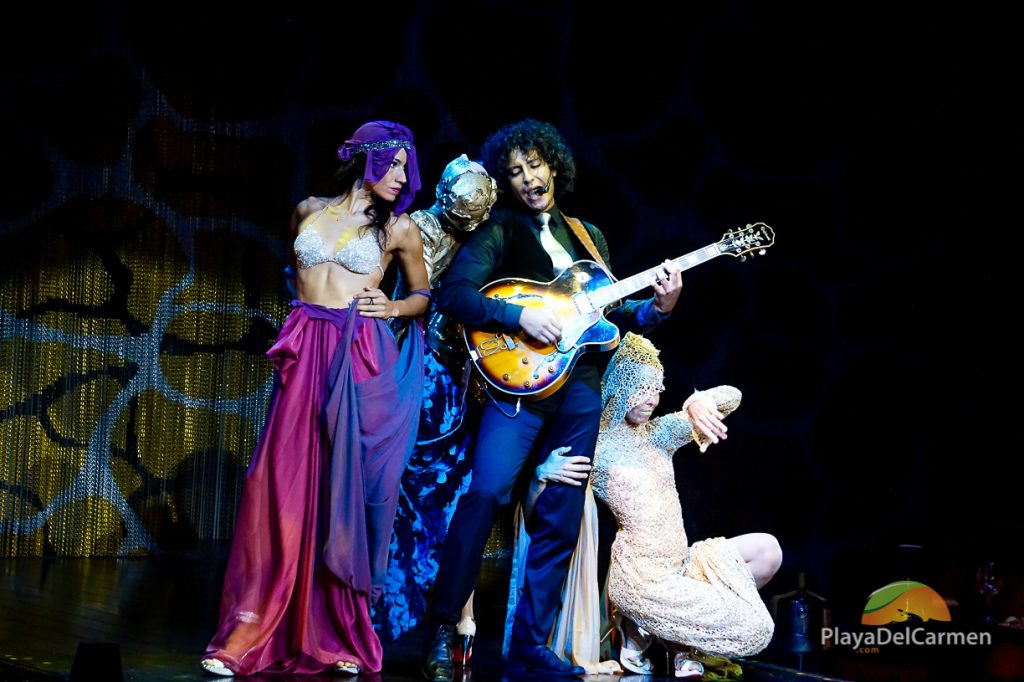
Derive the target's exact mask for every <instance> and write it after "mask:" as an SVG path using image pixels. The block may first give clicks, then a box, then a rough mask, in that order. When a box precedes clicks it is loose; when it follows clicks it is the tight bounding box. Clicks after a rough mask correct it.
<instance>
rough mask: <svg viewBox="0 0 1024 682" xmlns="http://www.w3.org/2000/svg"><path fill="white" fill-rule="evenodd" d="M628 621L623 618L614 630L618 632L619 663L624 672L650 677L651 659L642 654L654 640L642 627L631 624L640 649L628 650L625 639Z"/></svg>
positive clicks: (651, 671) (652, 666) (652, 665)
mask: <svg viewBox="0 0 1024 682" xmlns="http://www.w3.org/2000/svg"><path fill="white" fill-rule="evenodd" d="M627 620H628V619H627V618H625V617H623V618H622V619H621V620H620V621H619V624H618V625H617V626H616V629H617V630H618V631H619V642H620V644H619V663H621V664H622V667H623V668H625V669H626V670H628V671H630V672H632V673H636V674H638V675H650V674H652V673H653V672H654V663H652V662H651V659H649V658H647V657H646V656H644V652H645V651H647V648H648V647H650V646H651V642H653V641H654V638H653V637H652V636H651V635H650V634H649V633H648V632H647V631H646V630H644V629H643V628H642V627H640V626H639V625H637V624H636V623H633V621H629V622H630V623H632V625H633V627H634V628H636V635H637V638H638V639H639V642H640V647H641V648H640V649H630V648H629V646H628V642H629V639H627V638H626V625H625V623H626V621H627Z"/></svg>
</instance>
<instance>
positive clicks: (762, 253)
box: [757, 249, 767, 256]
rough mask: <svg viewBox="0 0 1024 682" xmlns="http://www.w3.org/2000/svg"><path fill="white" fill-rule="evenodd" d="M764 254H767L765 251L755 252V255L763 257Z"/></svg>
mask: <svg viewBox="0 0 1024 682" xmlns="http://www.w3.org/2000/svg"><path fill="white" fill-rule="evenodd" d="M765 253H767V251H766V250H765V249H761V250H760V251H758V252H757V255H758V256H763V255H764V254H765Z"/></svg>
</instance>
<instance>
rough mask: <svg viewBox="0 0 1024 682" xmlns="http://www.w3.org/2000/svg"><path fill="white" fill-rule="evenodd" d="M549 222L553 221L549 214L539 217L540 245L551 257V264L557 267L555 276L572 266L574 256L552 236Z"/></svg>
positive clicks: (542, 214)
mask: <svg viewBox="0 0 1024 682" xmlns="http://www.w3.org/2000/svg"><path fill="white" fill-rule="evenodd" d="M549 220H551V214H549V213H541V214H539V215H538V216H537V221H538V222H539V223H540V245H541V246H543V247H544V250H545V251H547V252H548V255H549V256H551V264H552V265H554V266H555V274H559V273H561V272H562V271H563V270H565V269H566V268H567V267H569V266H570V265H572V256H570V255H569V252H568V251H566V250H565V249H564V248H563V247H562V245H561V244H559V243H558V240H557V239H555V235H553V234H551V228H550V227H548V221H549Z"/></svg>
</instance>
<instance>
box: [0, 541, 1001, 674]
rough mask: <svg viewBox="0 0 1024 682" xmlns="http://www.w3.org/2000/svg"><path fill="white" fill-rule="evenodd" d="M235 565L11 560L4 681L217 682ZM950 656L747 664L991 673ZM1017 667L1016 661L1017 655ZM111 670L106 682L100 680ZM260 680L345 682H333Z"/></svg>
mask: <svg viewBox="0 0 1024 682" xmlns="http://www.w3.org/2000/svg"><path fill="white" fill-rule="evenodd" d="M226 559H227V548H226V547H223V546H222V547H214V548H208V549H204V550H196V551H191V552H183V553H162V554H158V555H154V556H149V557H142V558H133V559H109V558H92V559H36V558H20V559H0V572H2V576H3V581H2V584H0V679H2V680H18V681H21V680H26V681H27V680H67V679H71V673H72V666H73V664H74V663H75V662H76V661H75V658H76V653H78V652H79V651H80V652H81V653H80V654H79V660H78V662H77V663H78V665H83V664H84V667H86V668H88V669H89V670H90V671H91V673H92V674H90V675H89V676H87V677H86V676H83V677H81V678H80V679H88V680H101V681H103V682H106V680H108V679H117V677H116V666H117V664H118V662H119V663H120V666H121V669H122V670H123V677H124V679H125V680H139V681H145V682H161V681H164V680H167V681H171V680H175V681H181V682H185V681H190V680H210V679H217V678H214V677H213V676H209V675H207V674H205V673H204V672H202V671H201V670H200V668H199V665H198V661H199V657H200V654H201V653H202V651H203V648H204V647H205V645H206V643H207V640H208V639H209V638H210V636H211V635H212V633H213V627H214V624H215V622H216V616H217V603H218V600H219V596H220V587H221V581H222V578H223V572H224V565H225V563H226ZM507 584H508V583H507V567H506V566H505V565H504V564H502V563H501V562H492V561H488V562H485V570H484V574H483V575H482V576H481V581H480V586H479V588H478V592H477V599H476V607H477V621H478V626H479V633H480V634H479V637H478V639H477V642H476V645H475V647H474V649H475V650H474V654H475V655H474V662H475V666H474V669H473V671H472V673H471V679H472V680H478V681H480V682H487V681H489V680H503V679H504V680H509V682H511V678H510V676H508V675H506V674H505V672H504V666H503V662H502V659H501V655H500V647H501V641H500V633H501V624H502V622H503V619H504V603H505V600H504V596H505V592H504V591H505V590H506V589H507ZM421 640H422V633H421V631H420V630H419V629H416V630H413V631H411V632H409V633H406V634H405V635H404V636H402V637H401V638H399V639H398V640H397V641H394V642H387V641H386V642H384V652H385V668H384V671H383V672H382V673H380V674H378V675H362V676H360V677H359V678H358V679H359V680H361V681H365V680H380V681H381V682H397V681H407V680H421V679H422V678H421V677H420V675H419V671H418V668H419V651H420V646H421ZM115 645H116V646H115ZM1014 651H1017V652H1019V650H1014ZM948 653H949V652H941V653H940V652H936V655H935V656H934V659H935V660H934V661H933V662H932V663H927V662H922V661H914V662H906V663H904V662H899V661H895V662H883V661H880V660H868V661H865V660H864V658H863V657H861V659H859V661H858V660H856V659H851V658H850V657H845V658H835V657H833V658H832V659H822V660H821V661H818V662H816V663H815V664H814V665H813V666H805V667H812V668H813V669H814V670H815V671H816V672H809V671H807V670H805V671H804V672H801V671H799V670H797V669H796V668H795V666H796V660H795V658H792V659H791V660H790V661H786V660H784V657H783V658H775V659H774V660H772V658H770V657H769V656H759V657H758V659H757V660H751V661H744V662H743V667H744V672H745V674H744V679H745V680H747V681H748V682H761V681H766V680H771V681H776V682H788V681H793V680H833V679H850V680H879V679H899V680H926V679H947V678H946V676H945V675H944V674H943V673H944V672H953V671H954V670H955V669H956V668H957V667H958V665H957V661H959V665H960V666H964V665H966V666H968V667H969V668H970V669H973V670H977V671H978V673H980V672H981V669H984V668H986V667H989V666H982V667H981V669H979V668H978V667H976V666H978V665H979V663H981V662H980V661H978V660H970V661H968V660H965V659H963V658H959V659H957V658H954V657H950V656H948ZM1011 657H1016V655H1015V654H1013V652H1011ZM943 661H945V662H943ZM950 665H952V666H953V670H950V667H949V666H950ZM104 666H107V667H106V668H105V670H107V672H104V673H97V671H99V670H101V669H104ZM110 666H114V667H113V668H111V667H110ZM957 672H958V673H959V675H960V679H983V678H985V677H987V676H988V675H982V674H971V673H970V672H968V671H967V670H965V669H964V668H960V669H959V670H958V671H957ZM965 673H966V676H964V674H965ZM74 679H79V676H78V674H77V672H76V674H75V676H74ZM252 679H276V680H281V679H301V680H321V679H322V680H327V679H330V680H334V681H336V680H338V679H343V678H341V677H339V676H337V675H331V676H327V675H322V676H288V677H283V676H274V677H269V676H266V677H259V678H252ZM531 679H533V680H536V679H538V678H531ZM570 679H571V678H570ZM586 679H587V680H588V681H590V682H611V681H613V680H619V679H620V678H619V676H611V675H604V676H598V675H592V676H588V677H587V678H586ZM637 679H639V678H637ZM647 679H649V680H658V679H665V680H668V679H672V678H668V677H664V678H659V677H648V678H647ZM1003 679H1013V677H1004V678H1003ZM1018 679H1019V678H1018Z"/></svg>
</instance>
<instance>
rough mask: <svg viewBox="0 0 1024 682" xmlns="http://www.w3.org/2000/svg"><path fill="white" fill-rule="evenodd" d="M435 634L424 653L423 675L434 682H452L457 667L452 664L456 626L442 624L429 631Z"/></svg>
mask: <svg viewBox="0 0 1024 682" xmlns="http://www.w3.org/2000/svg"><path fill="white" fill-rule="evenodd" d="M427 632H428V634H429V633H433V635H432V636H431V638H430V639H429V640H428V646H427V647H426V648H425V649H424V653H423V674H424V675H425V676H426V678H427V679H428V680H432V681H433V682H452V681H453V680H454V679H455V666H454V665H453V664H452V633H453V632H455V625H453V624H451V623H440V624H435V625H433V626H432V627H431V628H430V629H429V630H428V631H427Z"/></svg>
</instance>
